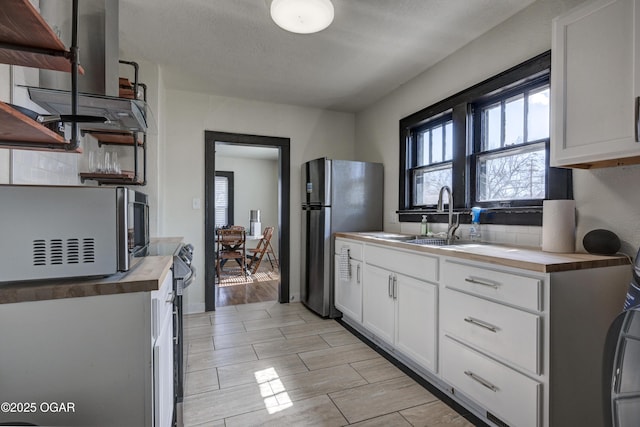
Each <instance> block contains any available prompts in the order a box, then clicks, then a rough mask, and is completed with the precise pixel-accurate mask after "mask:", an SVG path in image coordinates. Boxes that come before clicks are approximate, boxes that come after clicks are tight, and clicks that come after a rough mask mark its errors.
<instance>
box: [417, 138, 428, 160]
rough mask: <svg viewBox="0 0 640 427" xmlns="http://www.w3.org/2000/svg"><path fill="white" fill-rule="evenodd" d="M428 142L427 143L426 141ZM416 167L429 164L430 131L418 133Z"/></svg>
mask: <svg viewBox="0 0 640 427" xmlns="http://www.w3.org/2000/svg"><path fill="white" fill-rule="evenodd" d="M425 140H426V141H425ZM416 145H417V147H416V148H417V153H416V166H423V165H428V164H429V131H426V132H420V133H418V141H417V144H416Z"/></svg>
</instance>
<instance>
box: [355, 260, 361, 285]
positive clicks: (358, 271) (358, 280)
mask: <svg viewBox="0 0 640 427" xmlns="http://www.w3.org/2000/svg"><path fill="white" fill-rule="evenodd" d="M356 281H357V283H360V264H358V267H357V268H356Z"/></svg>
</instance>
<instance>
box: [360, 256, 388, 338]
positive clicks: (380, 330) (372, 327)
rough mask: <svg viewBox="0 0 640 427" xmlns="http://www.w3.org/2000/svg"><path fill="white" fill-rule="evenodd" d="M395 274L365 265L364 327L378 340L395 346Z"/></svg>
mask: <svg viewBox="0 0 640 427" xmlns="http://www.w3.org/2000/svg"><path fill="white" fill-rule="evenodd" d="M392 288H393V274H392V273H391V272H390V271H388V270H384V269H382V268H379V267H375V266H373V265H369V264H365V267H364V288H363V292H362V293H363V305H362V319H363V324H364V327H365V328H367V329H368V330H369V331H370V332H371V333H373V334H375V335H376V336H377V337H378V338H380V339H382V340H383V341H386V342H387V343H388V344H390V345H393V339H394V336H393V335H394V329H395V325H394V322H395V312H394V310H395V302H394V300H393V290H392Z"/></svg>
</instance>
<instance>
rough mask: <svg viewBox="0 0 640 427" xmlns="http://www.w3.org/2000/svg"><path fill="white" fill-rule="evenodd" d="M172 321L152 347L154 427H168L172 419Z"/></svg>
mask: <svg viewBox="0 0 640 427" xmlns="http://www.w3.org/2000/svg"><path fill="white" fill-rule="evenodd" d="M172 326H173V319H172V317H171V315H170V314H169V315H168V316H165V317H164V324H163V325H162V327H161V329H160V334H159V335H158V338H157V340H156V343H155V345H154V346H153V397H154V398H153V404H154V423H153V424H154V426H155V427H170V426H171V420H172V418H173V327H172Z"/></svg>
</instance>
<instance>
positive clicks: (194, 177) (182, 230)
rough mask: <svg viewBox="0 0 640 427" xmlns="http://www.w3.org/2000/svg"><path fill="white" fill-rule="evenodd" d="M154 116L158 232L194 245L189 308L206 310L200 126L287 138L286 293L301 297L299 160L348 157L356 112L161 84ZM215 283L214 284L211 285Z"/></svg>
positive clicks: (301, 161)
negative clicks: (160, 116) (159, 116)
mask: <svg viewBox="0 0 640 427" xmlns="http://www.w3.org/2000/svg"><path fill="white" fill-rule="evenodd" d="M162 103H163V104H164V106H163V109H164V114H165V117H166V119H164V120H161V121H160V125H159V126H160V133H161V134H162V133H164V136H163V138H165V140H164V141H160V155H161V160H160V170H159V175H160V185H161V192H160V194H161V200H160V205H161V215H160V217H161V220H160V232H161V234H162V235H165V236H171V235H174V236H175V235H179V236H184V237H185V240H186V241H188V242H191V243H192V244H194V246H195V250H196V253H197V254H198V255H197V256H196V257H195V260H196V262H195V265H196V268H197V269H198V271H199V272H200V274H199V275H198V278H197V279H196V281H195V283H193V284H192V285H191V286H190V287H189V288H188V289H187V291H186V292H185V295H186V296H185V300H186V304H187V305H186V306H187V310H189V311H196V310H203V309H204V233H205V230H204V209H199V210H194V209H192V199H193V198H194V197H199V198H201V199H202V200H204V131H205V130H212V131H220V132H233V133H242V134H251V135H262V136H276V137H284V138H290V140H291V188H290V189H288V191H290V195H291V212H290V216H291V230H290V233H289V234H288V235H287V234H284V235H283V238H288V239H289V241H290V247H291V269H290V276H291V289H290V294H291V296H293V297H294V298H295V299H299V294H300V250H299V247H300V230H301V226H300V219H301V214H300V209H299V206H300V203H301V200H300V186H301V182H300V181H301V171H300V167H301V165H302V163H304V162H305V161H307V160H311V159H314V158H317V157H322V156H328V157H334V158H341V159H353V158H354V149H353V147H354V138H355V135H354V116H353V114H346V113H337V112H331V111H324V110H319V109H313V108H301V107H295V106H290V105H282V104H272V103H265V102H257V101H248V100H242V99H237V98H228V97H221V96H213V95H207V94H204V93H194V92H186V91H177V90H170V89H167V90H166V91H165V94H164V97H163V101H162ZM210 285H211V286H213V284H210Z"/></svg>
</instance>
